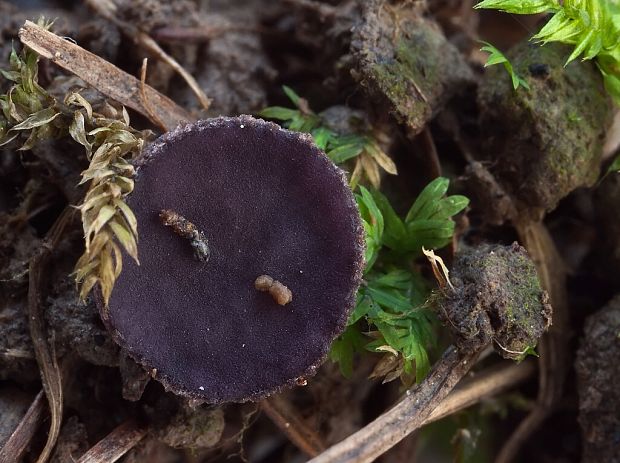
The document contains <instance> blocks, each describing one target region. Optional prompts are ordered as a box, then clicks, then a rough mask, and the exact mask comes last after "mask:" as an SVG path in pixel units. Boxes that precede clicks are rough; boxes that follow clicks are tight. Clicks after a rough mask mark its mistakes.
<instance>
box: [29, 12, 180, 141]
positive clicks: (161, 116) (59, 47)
mask: <svg viewBox="0 0 620 463" xmlns="http://www.w3.org/2000/svg"><path fill="white" fill-rule="evenodd" d="M19 38H20V40H21V41H22V43H23V44H24V45H26V46H27V47H29V48H31V49H33V50H34V51H36V52H37V53H38V54H39V55H41V56H43V57H44V58H47V59H49V60H51V61H52V62H53V63H55V64H57V65H58V66H60V67H61V68H63V69H66V70H67V71H69V72H71V73H73V74H75V75H76V76H78V77H79V78H81V79H82V80H83V81H85V82H86V83H87V84H89V85H91V86H92V87H94V88H95V89H97V90H98V91H100V92H101V93H103V94H104V95H107V96H108V97H110V98H112V99H113V100H116V101H118V102H119V103H121V104H122V105H124V106H127V107H129V108H132V109H134V110H135V111H138V112H139V113H140V114H142V115H143V116H145V117H147V118H149V119H150V120H151V121H152V122H153V123H154V124H156V125H160V124H161V123H162V122H163V124H164V126H163V127H162V129H164V130H172V129H174V128H175V127H176V126H177V125H179V124H180V123H181V122H183V121H189V120H191V119H192V117H191V116H190V114H189V113H188V112H187V111H185V110H184V109H183V108H181V107H180V106H178V105H177V104H176V103H175V102H174V101H172V100H171V99H170V98H168V97H166V96H164V95H162V94H161V93H159V92H158V91H157V90H155V89H154V88H153V87H150V86H148V85H145V86H144V93H145V95H146V100H147V101H148V102H149V103H150V104H151V105H152V107H153V108H154V110H155V113H156V114H157V119H153V118H151V116H150V114H149V111H148V110H147V108H146V107H145V106H144V103H143V99H142V98H141V96H140V91H141V85H140V81H139V80H138V79H136V78H135V77H134V76H132V75H131V74H127V73H126V72H125V71H122V70H120V69H119V68H117V67H116V66H114V65H113V64H111V63H109V62H108V61H106V60H104V59H103V58H100V57H99V56H97V55H95V54H93V53H91V52H89V51H87V50H84V49H83V48H81V47H79V46H78V45H75V44H74V43H71V42H69V41H68V40H64V39H62V38H60V37H58V36H57V35H55V34H52V33H51V32H49V31H47V30H45V29H43V28H42V27H39V26H37V25H36V24H35V23H33V22H31V21H26V23H25V24H24V27H22V28H21V29H20V31H19Z"/></svg>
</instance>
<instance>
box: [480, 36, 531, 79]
mask: <svg viewBox="0 0 620 463" xmlns="http://www.w3.org/2000/svg"><path fill="white" fill-rule="evenodd" d="M480 42H481V43H483V44H484V47H482V48H481V49H480V51H486V52H487V53H489V57H488V59H487V62H486V63H485V65H484V67H485V68H486V67H489V66H493V65H495V64H503V65H504V68H505V69H506V71H508V74H510V78H511V79H512V86H513V88H514V89H515V90H517V89H518V88H519V86H521V87H524V88H525V89H527V90H529V89H530V86H529V84H528V83H527V82H526V81H525V79H523V78H522V77H521V76H519V75H518V74H517V73H516V72H515V71H514V69H513V67H512V64H511V63H510V61H508V58H506V56H504V54H503V53H502V52H501V51H499V50H498V49H497V48H495V47H494V46H493V45H491V44H490V43H489V42H485V41H483V40H481V41H480Z"/></svg>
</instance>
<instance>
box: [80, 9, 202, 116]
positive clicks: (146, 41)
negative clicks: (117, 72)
mask: <svg viewBox="0 0 620 463" xmlns="http://www.w3.org/2000/svg"><path fill="white" fill-rule="evenodd" d="M86 3H87V4H88V5H89V6H90V7H91V8H92V9H93V10H95V11H96V12H97V13H99V14H100V15H101V16H103V17H104V18H106V19H107V20H109V21H111V22H113V23H114V24H115V25H116V26H118V28H119V29H120V30H121V31H122V32H123V33H125V34H126V35H128V36H129V37H131V38H132V39H133V40H134V41H135V42H136V43H138V44H139V45H141V46H143V47H144V48H146V49H147V50H148V51H149V52H151V53H153V55H155V56H156V57H157V58H159V59H160V60H162V61H163V62H165V63H166V64H168V66H170V67H171V68H172V69H173V70H174V71H175V72H176V73H177V74H179V75H180V76H181V77H182V78H183V79H184V80H185V82H187V85H188V86H189V88H191V90H192V91H193V92H194V94H195V95H196V97H197V98H198V101H200V104H201V105H202V107H203V108H204V109H209V106H211V100H210V99H209V98H208V97H207V95H206V94H205V93H204V92H203V91H202V89H201V88H200V85H198V82H196V79H194V77H193V76H192V75H191V74H190V73H189V72H187V71H186V70H185V68H184V67H183V66H181V65H180V64H179V63H178V62H177V61H176V60H175V59H174V58H173V57H172V56H170V55H169V54H168V53H166V52H165V51H164V50H163V49H162V48H161V47H160V46H159V44H158V43H157V42H156V41H155V40H153V38H152V37H151V36H150V35H148V34H146V33H145V32H142V31H141V30H140V29H138V27H136V26H134V25H133V24H130V23H128V22H125V21H122V20H120V19H119V18H117V17H116V15H115V9H116V5H114V4H113V3H110V2H102V1H101V0H86Z"/></svg>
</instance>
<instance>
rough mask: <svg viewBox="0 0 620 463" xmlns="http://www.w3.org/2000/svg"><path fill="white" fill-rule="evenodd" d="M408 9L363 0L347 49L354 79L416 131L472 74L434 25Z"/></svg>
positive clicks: (397, 117)
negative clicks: (361, 15)
mask: <svg viewBox="0 0 620 463" xmlns="http://www.w3.org/2000/svg"><path fill="white" fill-rule="evenodd" d="M410 8H412V10H407V9H406V8H405V7H402V8H401V9H397V8H394V7H391V6H389V5H388V4H386V3H385V2H377V1H369V2H368V3H367V4H366V5H365V12H364V23H363V24H362V26H361V27H359V28H358V29H357V30H356V32H355V34H354V38H353V41H352V51H353V54H354V56H355V57H356V58H357V60H358V63H359V64H358V69H357V70H356V71H355V72H354V75H355V77H356V78H357V79H358V80H359V81H360V82H361V83H362V85H365V86H366V87H367V89H368V90H369V91H370V93H371V95H372V96H376V97H378V98H379V99H380V100H383V101H386V102H387V104H388V106H389V107H390V108H391V111H392V113H393V114H394V116H395V117H396V119H397V120H398V121H399V122H402V123H405V124H407V125H408V126H409V127H410V128H411V129H412V131H413V132H416V133H417V132H419V131H420V130H422V128H423V127H424V126H425V124H426V123H427V122H428V121H429V120H430V119H431V118H432V117H433V116H434V115H435V113H436V112H437V110H438V109H440V108H441V106H442V105H443V104H444V103H445V102H446V101H447V100H448V98H450V97H451V96H452V95H453V94H454V92H455V91H456V90H458V89H459V88H462V86H463V85H464V84H467V83H469V82H471V81H472V79H473V74H472V72H471V70H470V69H469V67H468V66H467V64H466V63H465V61H464V59H463V57H462V56H461V54H460V53H459V52H458V50H457V49H456V48H455V47H454V46H453V45H452V44H450V43H449V42H448V41H447V40H446V38H445V36H444V35H443V33H442V32H441V30H440V29H439V27H437V25H436V24H434V23H433V22H431V21H429V20H426V19H424V18H422V17H421V16H420V15H419V14H417V13H416V12H415V10H413V6H411V7H410Z"/></svg>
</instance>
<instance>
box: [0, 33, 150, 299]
mask: <svg viewBox="0 0 620 463" xmlns="http://www.w3.org/2000/svg"><path fill="white" fill-rule="evenodd" d="M40 24H41V22H40ZM45 26H46V27H49V26H50V24H49V23H47V24H45ZM38 61H39V56H38V54H37V53H35V52H34V51H32V50H30V49H28V48H25V49H24V50H23V51H22V52H21V53H20V54H18V53H17V52H16V51H15V50H13V51H12V53H11V55H10V58H9V69H8V70H2V71H0V74H1V75H2V76H3V77H4V78H5V79H7V80H9V81H10V82H11V86H10V88H9V90H8V91H7V93H6V94H4V95H0V109H1V111H2V113H1V115H0V146H4V145H9V144H10V143H14V144H16V145H18V146H19V148H18V150H29V149H31V148H32V147H33V146H34V145H35V144H36V143H37V142H38V141H41V140H46V139H50V138H60V137H67V136H71V137H72V138H73V139H74V140H75V141H76V142H78V143H79V144H81V145H82V146H83V147H84V148H85V150H86V157H87V159H88V161H89V167H88V169H86V170H85V171H84V172H82V181H81V182H80V185H82V184H88V191H87V193H86V196H85V198H84V201H83V202H82V204H81V205H79V206H78V209H79V210H80V212H81V216H82V225H83V228H84V241H85V251H84V254H83V255H82V257H81V258H80V259H79V260H78V262H77V264H76V267H75V276H76V281H77V282H78V283H79V284H80V286H81V287H80V292H79V294H80V298H81V299H85V298H86V296H87V295H88V294H89V293H90V291H91V290H92V289H93V287H94V286H95V285H96V284H98V285H99V287H100V289H101V293H102V296H103V300H104V302H105V303H106V305H107V302H108V299H109V297H110V294H111V292H112V288H113V286H114V282H115V281H116V278H117V277H118V275H119V274H120V271H121V269H122V253H121V248H120V246H122V247H123V248H124V249H125V250H126V251H127V253H128V254H129V255H130V256H131V257H133V258H134V259H135V260H136V261H137V259H138V251H137V244H136V242H137V236H138V231H137V224H136V219H135V217H134V215H133V213H132V211H131V209H130V208H129V206H127V204H126V203H125V202H124V198H125V196H126V195H127V194H129V193H130V192H131V191H132V189H133V180H132V176H133V173H134V169H133V166H132V165H131V163H130V162H129V161H128V159H130V158H132V157H134V156H136V155H137V154H139V153H140V151H141V149H142V147H143V145H144V142H145V140H146V139H147V138H148V137H149V136H150V133H149V132H148V131H145V132H139V131H137V130H135V129H133V128H131V127H130V125H129V115H128V114H127V111H126V110H125V109H124V108H122V109H116V108H114V107H113V106H112V105H110V104H107V103H106V105H105V111H106V114H105V115H103V114H100V113H96V112H94V111H93V108H92V107H91V105H90V103H88V101H86V100H85V99H84V98H83V97H82V96H81V95H80V94H78V93H70V94H69V95H67V96H66V98H65V99H64V101H63V102H59V101H57V100H56V99H55V98H53V97H52V96H51V95H50V94H49V93H48V92H47V91H46V90H45V89H44V88H43V87H41V86H40V85H39V83H38ZM119 245H120V246H119Z"/></svg>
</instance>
